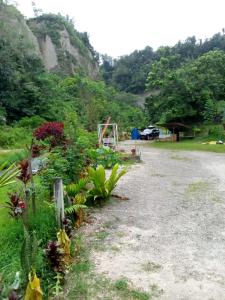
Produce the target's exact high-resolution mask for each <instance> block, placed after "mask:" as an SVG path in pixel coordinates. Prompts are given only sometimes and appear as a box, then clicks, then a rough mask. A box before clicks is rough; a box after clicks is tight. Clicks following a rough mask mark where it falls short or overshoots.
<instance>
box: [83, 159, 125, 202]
mask: <svg viewBox="0 0 225 300" xmlns="http://www.w3.org/2000/svg"><path fill="white" fill-rule="evenodd" d="M126 172H127V171H126V169H122V170H121V171H119V164H116V165H115V166H114V167H113V169H112V171H111V174H110V176H109V178H108V179H106V172H105V168H104V167H103V166H102V165H100V166H98V167H97V169H96V170H95V169H94V168H90V169H89V177H90V180H91V182H92V183H93V187H92V188H91V190H90V191H89V193H88V196H89V197H90V198H91V199H92V200H93V201H94V203H96V201H100V202H101V201H102V200H106V199H108V198H109V197H110V195H111V193H112V191H113V190H114V188H115V187H116V184H117V182H118V181H119V179H120V178H121V177H122V176H123V175H124V174H125V173H126Z"/></svg>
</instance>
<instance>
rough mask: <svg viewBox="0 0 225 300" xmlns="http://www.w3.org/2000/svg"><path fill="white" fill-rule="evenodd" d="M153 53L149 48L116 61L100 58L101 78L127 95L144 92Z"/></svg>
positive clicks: (105, 57)
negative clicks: (127, 93)
mask: <svg viewBox="0 0 225 300" xmlns="http://www.w3.org/2000/svg"><path fill="white" fill-rule="evenodd" d="M154 59H155V53H154V52H153V49H152V48H151V47H146V48H145V49H144V50H140V51H137V50H136V51H134V52H133V53H131V54H130V55H125V56H122V57H120V58H119V59H117V60H113V59H112V58H111V57H108V56H107V55H103V56H102V61H103V63H102V66H101V69H102V72H103V78H104V80H105V81H106V83H107V84H112V85H113V86H115V87H116V88H117V89H119V90H121V91H125V92H129V93H134V94H139V93H142V92H144V90H145V82H146V78H147V74H148V71H149V68H150V66H151V64H152V61H153V60H154Z"/></svg>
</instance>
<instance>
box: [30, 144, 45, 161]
mask: <svg viewBox="0 0 225 300" xmlns="http://www.w3.org/2000/svg"><path fill="white" fill-rule="evenodd" d="M43 148H44V147H43V146H39V145H32V147H31V156H32V158H35V157H38V156H40V154H41V150H43Z"/></svg>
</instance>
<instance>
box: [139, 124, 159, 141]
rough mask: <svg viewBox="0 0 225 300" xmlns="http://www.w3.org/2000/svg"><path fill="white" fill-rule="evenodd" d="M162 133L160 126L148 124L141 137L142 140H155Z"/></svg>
mask: <svg viewBox="0 0 225 300" xmlns="http://www.w3.org/2000/svg"><path fill="white" fill-rule="evenodd" d="M159 134H160V131H159V129H158V128H156V127H155V126H153V125H150V126H148V128H145V129H144V130H142V131H141V133H140V139H141V140H154V139H155V138H158V137H159Z"/></svg>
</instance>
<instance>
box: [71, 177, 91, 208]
mask: <svg viewBox="0 0 225 300" xmlns="http://www.w3.org/2000/svg"><path fill="white" fill-rule="evenodd" d="M88 182H89V179H88V178H81V179H80V180H79V181H78V182H77V183H71V184H69V185H67V186H66V192H67V195H68V196H69V197H70V198H72V199H75V198H76V196H77V195H78V194H85V193H86V192H87V183H88ZM80 204H82V203H80Z"/></svg>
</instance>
